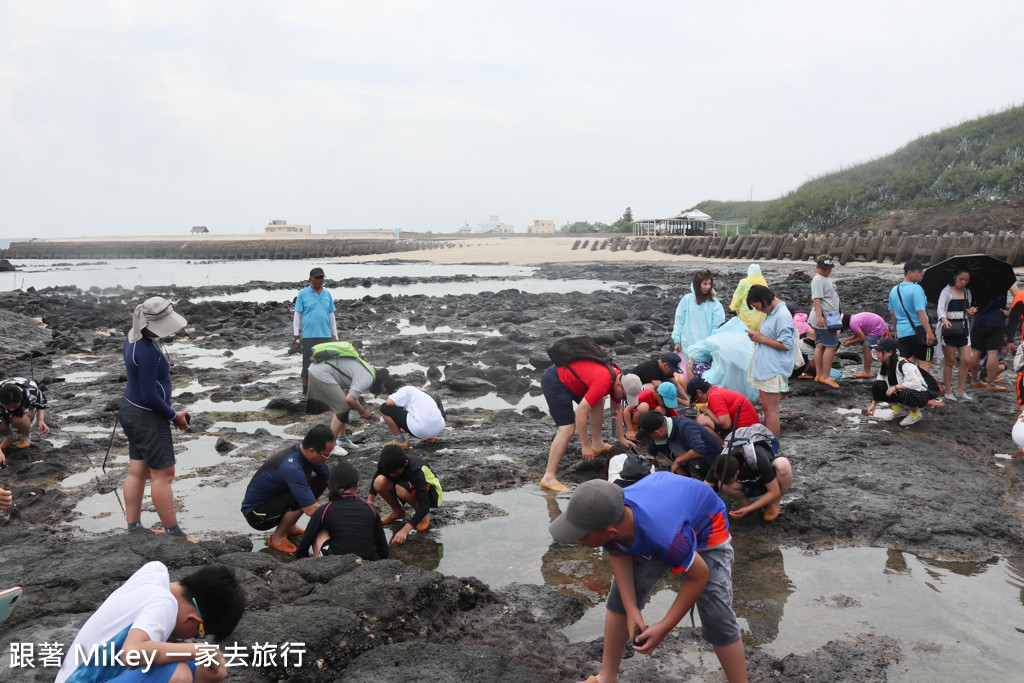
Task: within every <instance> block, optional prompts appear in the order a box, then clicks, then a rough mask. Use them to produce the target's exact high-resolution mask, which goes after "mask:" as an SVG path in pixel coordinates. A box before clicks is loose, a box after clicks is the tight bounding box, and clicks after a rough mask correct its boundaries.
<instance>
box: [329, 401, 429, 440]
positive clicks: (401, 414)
mask: <svg viewBox="0 0 1024 683" xmlns="http://www.w3.org/2000/svg"><path fill="white" fill-rule="evenodd" d="M380 414H381V415H384V416H385V417H390V418H391V419H392V420H394V421H395V424H396V425H398V427H399V429H401V430H402V431H403V432H409V433H410V434H412V432H411V431H409V422H408V417H409V412H408V411H407V410H406V409H405V408H403V407H402V406H391V405H388V404H387V403H385V404H384V405H382V406H381V407H380ZM339 419H341V418H339ZM342 422H344V420H342ZM413 436H416V435H415V434H413Z"/></svg>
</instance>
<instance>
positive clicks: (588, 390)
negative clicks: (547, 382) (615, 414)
mask: <svg viewBox="0 0 1024 683" xmlns="http://www.w3.org/2000/svg"><path fill="white" fill-rule="evenodd" d="M569 368H572V371H570V370H569ZM569 368H562V367H560V368H558V381H559V382H561V383H562V386H564V387H565V388H566V389H568V390H569V391H571V392H572V395H573V396H582V397H583V398H584V399H586V401H587V403H589V404H590V405H591V406H592V407H593V406H596V405H597V403H598V401H600V400H601V399H603V398H604V397H605V396H607V395H608V394H610V393H611V391H612V376H611V374H610V373H609V372H608V366H606V365H602V364H601V363H598V362H597V361H592V360H574V361H573V362H571V363H569ZM573 371H575V372H576V375H579V379H577V378H576V375H573V374H572V373H573ZM612 371H613V372H614V373H615V374H616V375H618V374H619V371H618V369H617V368H612ZM580 380H583V382H582V383H581V382H580Z"/></svg>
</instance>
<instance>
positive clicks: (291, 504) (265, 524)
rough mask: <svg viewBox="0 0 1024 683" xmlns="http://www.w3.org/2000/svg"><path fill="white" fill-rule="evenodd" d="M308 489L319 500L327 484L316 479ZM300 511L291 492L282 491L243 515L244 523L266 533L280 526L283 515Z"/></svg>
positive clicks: (297, 502)
mask: <svg viewBox="0 0 1024 683" xmlns="http://www.w3.org/2000/svg"><path fill="white" fill-rule="evenodd" d="M309 487H310V489H311V490H312V491H313V495H314V496H316V497H317V498H319V497H320V494H321V493H323V492H324V491H325V490H326V489H327V482H326V481H324V480H323V479H320V478H319V477H317V478H315V479H313V480H312V481H311V482H310V484H309ZM301 509H302V506H301V505H299V501H297V500H295V496H293V495H292V492H291V491H284V492H283V493H279V494H277V495H276V496H274V497H273V498H271V499H270V500H268V501H266V502H265V503H261V504H260V505H257V506H256V507H255V508H254V509H252V510H250V511H249V513H248V514H246V515H245V521H246V522H248V523H249V526H251V527H252V528H253V529H256V530H257V531H266V530H267V529H273V528H274V527H276V526H277V525H278V524H280V523H281V517H283V516H284V513H286V512H295V511H296V510H301Z"/></svg>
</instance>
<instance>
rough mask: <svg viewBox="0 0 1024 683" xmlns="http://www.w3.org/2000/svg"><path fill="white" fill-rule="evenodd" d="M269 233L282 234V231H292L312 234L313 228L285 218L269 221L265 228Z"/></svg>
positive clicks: (293, 232) (300, 233)
mask: <svg viewBox="0 0 1024 683" xmlns="http://www.w3.org/2000/svg"><path fill="white" fill-rule="evenodd" d="M263 232H265V233H266V234H268V235H274V234H280V233H292V234H299V235H309V234H312V232H313V231H312V230H311V229H310V227H309V226H308V225H298V224H297V223H289V222H288V221H285V220H275V221H270V222H269V223H267V227H265V228H264V229H263Z"/></svg>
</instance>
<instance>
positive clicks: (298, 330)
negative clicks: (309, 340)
mask: <svg viewBox="0 0 1024 683" xmlns="http://www.w3.org/2000/svg"><path fill="white" fill-rule="evenodd" d="M292 336H295V337H301V336H302V314H301V313H299V312H298V311H295V315H294V316H293V317H292Z"/></svg>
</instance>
